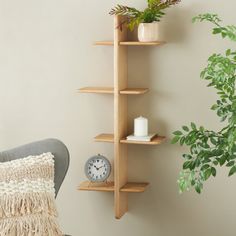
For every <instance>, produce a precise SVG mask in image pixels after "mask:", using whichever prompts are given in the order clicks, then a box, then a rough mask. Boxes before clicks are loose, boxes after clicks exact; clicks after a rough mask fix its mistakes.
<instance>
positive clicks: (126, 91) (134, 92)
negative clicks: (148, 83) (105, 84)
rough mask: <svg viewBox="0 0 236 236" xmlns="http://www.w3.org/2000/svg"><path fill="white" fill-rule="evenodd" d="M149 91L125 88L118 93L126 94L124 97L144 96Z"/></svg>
mask: <svg viewBox="0 0 236 236" xmlns="http://www.w3.org/2000/svg"><path fill="white" fill-rule="evenodd" d="M148 91H149V89H148V88H127V89H123V90H121V91H120V94H126V95H139V94H144V93H147V92H148Z"/></svg>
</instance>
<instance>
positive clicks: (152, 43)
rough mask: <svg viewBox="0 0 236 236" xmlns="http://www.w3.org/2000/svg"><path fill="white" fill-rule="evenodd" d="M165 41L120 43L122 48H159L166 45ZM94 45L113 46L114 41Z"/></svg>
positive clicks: (98, 42)
mask: <svg viewBox="0 0 236 236" xmlns="http://www.w3.org/2000/svg"><path fill="white" fill-rule="evenodd" d="M165 43H166V42H164V41H154V42H139V41H123V42H119V44H120V45H121V46H159V45H162V44H165ZM94 45H100V46H113V45H114V42H113V41H97V42H95V43H94Z"/></svg>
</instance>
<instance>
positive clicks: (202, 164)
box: [172, 13, 236, 193]
mask: <svg viewBox="0 0 236 236" xmlns="http://www.w3.org/2000/svg"><path fill="white" fill-rule="evenodd" d="M195 21H209V22H211V23H213V25H214V28H213V34H220V35H221V36H222V38H229V39H230V40H232V41H235V42H236V26H234V25H230V26H222V25H221V20H220V19H219V17H218V16H217V15H215V14H208V13H207V14H202V15H199V16H197V17H195V18H193V22H195ZM201 78H202V79H204V80H206V81H208V87H213V88H215V89H216V91H217V94H218V96H219V98H218V99H217V101H216V103H215V104H214V105H213V106H212V107H211V109H212V110H214V111H216V114H217V116H219V117H220V120H221V122H224V124H225V126H224V128H222V129H221V130H217V131H214V130H208V129H206V128H204V127H202V126H200V127H199V126H197V125H196V124H195V123H193V122H192V123H191V125H190V126H182V130H178V131H175V132H174V138H173V139H172V143H177V142H179V143H180V145H187V146H188V147H189V153H186V154H183V158H184V160H185V161H184V164H183V170H182V171H181V172H180V178H179V180H178V184H179V189H180V192H183V191H185V190H188V189H190V188H191V187H194V188H195V190H196V191H197V192H198V193H201V191H202V188H203V183H204V181H206V180H208V179H209V178H210V177H211V176H214V177H215V176H216V168H217V167H218V166H221V167H223V166H226V167H228V168H229V176H231V175H233V174H235V173H236V90H235V88H236V51H235V49H234V50H231V49H228V50H226V52H225V54H224V55H222V54H213V55H212V56H210V57H209V59H208V65H207V67H206V68H205V69H204V70H203V71H202V73H201Z"/></svg>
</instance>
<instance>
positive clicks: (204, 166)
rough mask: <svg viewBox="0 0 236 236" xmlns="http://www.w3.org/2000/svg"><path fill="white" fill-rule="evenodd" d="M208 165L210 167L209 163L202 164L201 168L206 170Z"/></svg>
mask: <svg viewBox="0 0 236 236" xmlns="http://www.w3.org/2000/svg"><path fill="white" fill-rule="evenodd" d="M209 167H210V165H208V164H205V165H203V166H202V167H201V170H206V169H208V168H209Z"/></svg>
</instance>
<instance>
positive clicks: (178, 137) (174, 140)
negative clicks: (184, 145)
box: [171, 136, 180, 144]
mask: <svg viewBox="0 0 236 236" xmlns="http://www.w3.org/2000/svg"><path fill="white" fill-rule="evenodd" d="M179 139H180V136H175V137H174V138H173V139H172V140H171V144H175V143H177V142H178V141H179Z"/></svg>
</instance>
